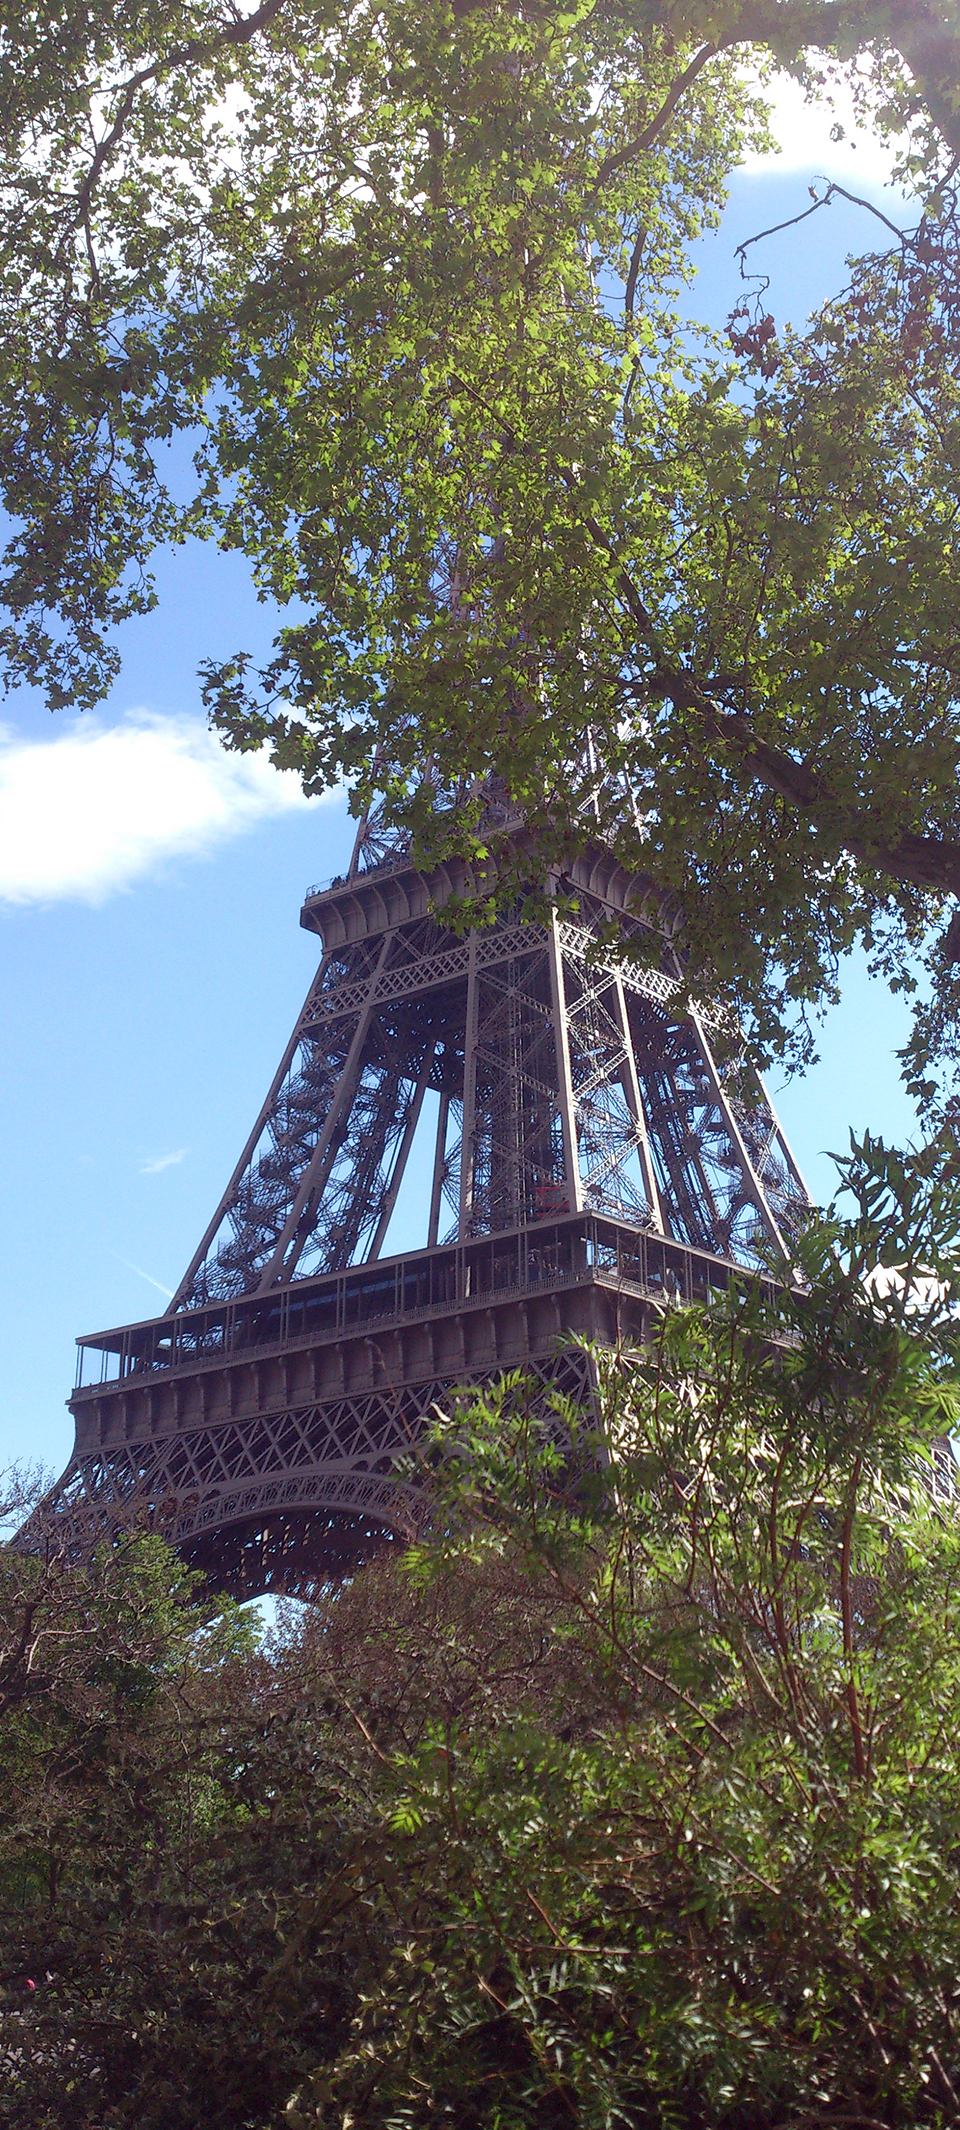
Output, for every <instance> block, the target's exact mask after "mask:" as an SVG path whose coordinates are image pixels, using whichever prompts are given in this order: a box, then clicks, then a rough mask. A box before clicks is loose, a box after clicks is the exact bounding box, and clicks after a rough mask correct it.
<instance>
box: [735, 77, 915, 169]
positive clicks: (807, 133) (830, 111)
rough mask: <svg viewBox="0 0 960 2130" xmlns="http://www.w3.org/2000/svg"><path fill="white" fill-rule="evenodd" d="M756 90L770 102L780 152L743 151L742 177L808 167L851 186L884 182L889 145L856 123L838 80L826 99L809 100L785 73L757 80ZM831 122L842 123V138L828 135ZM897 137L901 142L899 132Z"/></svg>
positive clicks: (849, 99) (890, 163) (891, 158)
mask: <svg viewBox="0 0 960 2130" xmlns="http://www.w3.org/2000/svg"><path fill="white" fill-rule="evenodd" d="M760 92H761V94H762V95H763V96H764V97H765V99H766V101H767V102H768V103H769V104H770V106H771V117H770V130H771V133H772V134H773V137H774V139H775V141H776V142H777V144H778V148H779V151H780V152H779V154H769V155H750V156H747V158H746V160H745V162H744V163H743V165H742V168H743V170H744V172H745V174H746V175H747V176H748V177H773V176H776V175H777V174H779V175H780V176H784V175H786V174H787V173H788V172H789V171H793V170H808V171H809V172H810V173H811V175H812V176H814V175H815V176H822V177H827V178H837V179H838V180H839V182H840V183H841V184H844V185H848V186H849V187H850V189H851V190H852V191H856V190H858V189H863V188H870V189H871V190H875V189H876V187H877V186H880V185H885V184H886V183H887V182H888V180H889V177H890V171H891V169H892V166H893V161H894V147H893V145H892V144H891V143H890V142H889V141H886V140H885V139H884V137H883V135H882V134H880V133H878V132H877V131H875V130H874V129H873V128H871V127H869V126H863V125H859V124H858V123H857V119H856V116H855V112H854V105H853V98H852V96H851V94H850V91H849V89H846V88H844V87H843V85H842V84H840V83H837V84H836V85H835V86H834V87H833V88H832V90H831V92H830V100H829V101H828V100H827V98H825V97H819V98H816V99H814V100H812V101H811V100H808V98H807V97H806V96H805V95H804V92H803V90H802V89H801V87H800V85H799V83H798V82H796V81H794V80H793V78H792V76H791V75H789V74H775V75H774V76H773V78H772V80H771V81H769V82H767V83H766V84H763V85H760ZM835 125H841V126H842V127H843V130H844V135H845V138H844V139H843V140H842V141H834V140H831V138H830V132H831V128H832V127H833V126H835ZM895 138H896V137H895ZM899 140H900V145H902V136H901V137H899Z"/></svg>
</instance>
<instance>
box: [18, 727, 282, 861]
mask: <svg viewBox="0 0 960 2130" xmlns="http://www.w3.org/2000/svg"><path fill="white" fill-rule="evenodd" d="M317 803H318V802H317V801H316V800H312V801H311V800H309V799H306V798H305V797H304V794H303V791H302V789H301V786H300V782H299V779H298V778H297V777H296V776H295V775H294V774H292V773H291V772H288V771H287V772H283V773H281V772H279V771H277V770H275V769H272V768H271V766H270V763H269V761H268V760H267V757H266V754H265V753H260V754H245V755H240V754H233V755H231V754H226V753H225V752H224V750H223V748H222V747H221V746H220V743H219V741H218V740H217V739H216V738H215V736H214V734H213V733H212V732H210V731H208V729H207V727H206V726H205V725H203V724H201V723H200V722H199V721H198V720H197V719H195V718H187V717H158V716H153V715H152V714H150V713H149V712H147V711H137V712H135V713H133V714H132V715H131V716H129V717H127V718H125V719H124V720H123V722H122V723H121V724H119V725H111V726H106V725H103V724H101V723H99V722H97V721H96V720H94V719H90V720H88V719H86V718H84V720H83V723H82V724H77V725H73V726H71V727H70V728H68V729H67V730H65V731H60V732H57V733H55V734H54V736H53V737H52V738H51V739H37V740H34V739H24V738H23V737H22V736H20V735H14V734H12V733H10V732H9V731H6V732H5V731H3V729H2V728H0V901H5V902H10V903H28V902H54V901H61V900H72V901H77V900H79V901H84V902H102V901H103V900H104V899H105V897H106V896H108V895H111V894H114V893H115V892H116V891H117V890H118V889H120V888H124V887H126V886H128V884H129V883H130V882H131V881H134V880H137V879H140V878H141V877H142V876H143V874H145V873H147V872H150V871H151V870H152V869H153V868H154V867H155V866H156V865H157V864H158V863H159V862H160V861H161V860H162V859H164V858H169V857H173V856H177V855H182V854H184V853H198V852H201V851H206V850H209V849H210V848H211V847H212V846H213V845H214V844H216V843H218V842H221V841H223V840H225V839H226V838H227V837H229V836H235V835H239V834H241V833H242V831H243V830H245V829H247V828H249V827H251V826H252V825H253V823H254V822H256V821H259V820H262V819H264V818H265V817H266V816H268V815H271V814H279V813H286V812H289V811H290V810H297V809H300V808H303V807H305V806H309V805H316V804H317Z"/></svg>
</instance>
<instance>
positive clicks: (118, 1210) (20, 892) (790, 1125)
mask: <svg viewBox="0 0 960 2130" xmlns="http://www.w3.org/2000/svg"><path fill="white" fill-rule="evenodd" d="M830 123H831V115H830V114H829V113H816V112H814V113H811V112H810V111H809V110H806V109H804V107H803V106H802V104H801V102H800V99H799V97H798V96H797V95H796V94H795V92H792V91H789V92H785V93H784V94H783V95H781V97H780V98H779V102H778V121H777V130H778V134H779V137H780V139H781V141H782V143H783V148H784V153H783V155H782V157H781V158H780V160H779V162H778V163H776V164H773V163H772V162H770V161H768V160H765V161H764V162H763V163H762V164H757V165H755V166H754V167H752V168H751V169H750V170H749V171H747V172H744V173H742V174H740V175H738V177H737V179H736V180H735V182H734V185H733V188H732V192H731V201H730V206H729V208H728V210H727V214H726V216H725V220H724V225H723V228H722V230H721V232H720V233H719V235H718V236H717V237H715V238H711V239H710V240H709V242H708V243H706V244H704V245H703V246H701V247H700V250H699V253H698V266H699V269H700V272H699V282H698V286H697V288H696V290H695V292H694V294H693V296H692V298H691V310H692V311H694V310H695V312H696V314H697V315H700V316H706V317H709V318H711V319H712V320H713V321H714V322H716V323H721V322H722V320H723V319H724V318H725V317H726V315H727V313H728V311H729V310H730V309H731V307H732V304H733V302H734V301H735V300H736V297H737V293H738V288H739V281H738V269H737V265H736V261H735V258H734V252H735V247H736V245H737V244H738V243H739V242H740V241H741V240H742V239H743V238H744V237H746V236H749V235H751V234H752V233H754V232H755V231H757V230H759V229H762V228H764V227H766V226H768V225H769V224H771V223H773V222H777V221H780V220H781V219H784V218H785V217H786V216H788V215H791V214H795V213H797V212H798V211H799V210H800V209H802V208H803V207H804V206H806V205H807V204H808V199H807V186H808V184H809V183H810V181H811V178H812V177H813V176H815V175H818V174H821V173H824V174H829V175H834V174H835V175H837V176H838V177H839V178H840V179H841V181H842V182H843V183H844V184H847V185H849V186H850V187H851V188H852V189H853V190H855V191H867V190H869V191H870V192H871V194H872V196H874V197H879V191H878V188H879V186H880V184H881V183H882V180H883V175H884V169H883V159H882V156H881V155H880V154H879V152H878V150H877V149H876V147H875V145H874V144H873V143H871V142H869V141H866V140H864V141H861V142H860V143H859V145H858V146H856V147H850V146H843V147H841V148H837V147H836V146H834V145H833V144H831V143H830V140H829V127H830ZM872 241H873V237H872V231H871V225H870V222H869V218H866V217H864V216H863V215H862V213H860V212H858V211H856V210H854V209H852V208H848V207H847V206H846V205H845V204H844V203H842V202H837V203H835V204H834V205H833V206H832V207H831V208H830V209H829V210H826V211H824V213H823V214H821V215H819V216H817V217H815V218H814V219H813V220H812V221H810V222H807V223H806V224H804V225H803V227H802V228H801V229H800V230H797V231H794V232H791V233H790V234H789V235H788V236H786V237H781V238H779V239H777V240H776V241H775V242H772V243H768V244H767V245H765V246H764V247H762V258H761V256H760V249H758V251H757V252H755V253H754V254H753V259H754V261H755V262H756V263H758V264H762V268H763V270H764V271H767V272H770V273H771V275H772V286H771V291H770V296H769V297H768V299H767V301H768V304H769V306H770V307H771V308H773V309H774V310H775V311H776V312H777V314H778V315H779V316H780V317H781V318H790V319H792V320H793V322H794V323H797V322H799V321H800V320H801V319H802V318H803V317H804V316H805V315H806V313H807V311H808V310H809V309H810V308H811V307H812V306H813V305H814V304H815V303H816V302H817V301H818V300H819V299H820V298H821V297H822V296H823V295H824V294H826V293H828V292H829V291H830V290H831V289H832V288H834V287H836V286H837V285H838V284H839V283H840V281H841V280H842V267H843V259H844V256H845V254H846V253H848V252H850V251H852V250H858V249H867V248H869V247H870V245H871V243H872ZM158 586H159V591H160V603H159V607H158V609H157V611H156V612H155V613H154V614H152V615H151V616H149V617H148V618H147V619H146V620H143V621H139V622H137V623H134V624H131V625H130V626H129V628H128V629H127V630H126V631H125V632H124V654H125V656H124V667H123V672H122V675H121V678H120V680H119V682H118V684H117V686H116V688H115V690H114V692H113V695H112V697H111V699H110V701H109V703H108V704H107V705H106V706H105V708H104V710H103V711H102V712H101V713H98V715H97V716H96V717H90V716H86V717H72V716H70V715H69V714H61V715H59V716H58V717H57V718H55V719H53V718H51V717H50V716H49V714H48V713H47V712H46V711H45V710H44V709H43V708H42V706H41V705H40V704H39V703H38V702H37V701H35V700H31V699H30V697H29V695H28V694H27V693H25V692H21V693H19V694H18V695H16V696H13V697H10V698H8V699H7V701H6V703H5V704H3V705H2V706H0V1021H2V1026H3V1029H4V1040H3V1044H2V1049H0V1075H2V1082H0V1085H2V1100H3V1118H4V1128H3V1132H2V1135H0V1179H2V1193H3V1203H4V1205H5V1207H6V1218H5V1221H4V1224H3V1231H2V1236H0V1293H2V1295H3V1313H2V1341H3V1360H2V1367H0V1462H7V1461H9V1460H11V1459H21V1460H31V1461H32V1460H35V1459H40V1460H42V1461H43V1462H44V1463H45V1464H47V1465H52V1466H55V1467H56V1468H58V1469H59V1468H60V1467H61V1466H62V1465H63V1464H64V1463H65V1461H66V1458H67V1456H68V1454H69V1450H70V1447H71V1443H72V1439H73V1438H72V1424H71V1422H70V1419H69V1415H68V1414H67V1412H66V1409H65V1405H64V1400H65V1398H66V1396H67V1394H68V1392H69V1390H70V1387H71V1385H72V1382H73V1375H74V1363H75V1351H74V1340H75V1337H76V1335H77V1334H78V1333H80V1332H84V1331H87V1332H89V1331H95V1330H98V1329H100V1328H103V1327H106V1326H108V1325H113V1324H121V1323H124V1322H128V1321H130V1320H133V1319H136V1318H139V1317H147V1316H152V1315H154V1314H156V1313H157V1311H158V1310H159V1309H160V1308H162V1306H163V1296H164V1294H165V1293H168V1292H170V1291H171V1290H172V1289H173V1288H174V1286H175V1285H176V1283H177V1281H178V1279H179V1277H180V1275H181V1273H182V1272H183V1270H184V1267H185V1265H186V1263H187V1261H188V1259H189V1258H190V1256H191V1254H192V1251H193V1249H194V1246H195V1244H196V1243H197V1241H198V1240H199V1237H200V1235H201V1233H202V1231H203V1229H204V1228H205V1226H206V1223H207V1220H208V1219H209V1217H210V1215H211V1214H212V1212H213V1210H214V1207H215V1205H216V1203H217V1201H218V1199H219V1196H220V1193H221V1191H222V1189H223V1187H224V1184H225V1183H226V1180H227V1177H228V1175H229V1173H230V1171H231V1169H232V1167H233V1164H234V1161H235V1160H236V1157H237V1155H238V1153H239V1151H240V1147H241V1145H242V1143H243V1141H244V1139H245V1137H246V1135H247V1132H248V1130H249V1128H250V1125H251V1124H252V1122H253V1118H254V1116H255V1114H256V1111H257V1109H258V1108H259V1105H260V1102H261V1100H262V1098H263V1094H264V1092H265V1089H266V1086H267V1084H268V1082H269V1080H270V1077H271V1075H272V1073H273V1071H274V1068H275V1066H276V1063H277V1060H278V1058H279V1055H280V1052H281V1050H282V1048H283V1045H284V1043H285V1041H286V1038H287V1035H288V1033H289V1030H290V1028H291V1026H292V1024H293V1021H294V1019H295V1017H296V1014H297V1011H298V1009H299V1006H300V1003H301V1001H302V998H303V994H304V992H305V991H306V988H307V984H308V982H309V980H310V977H311V975H312V972H313V969H314V967H315V965H316V945H315V942H313V941H311V939H310V938H309V937H308V935H307V934H305V933H303V932H301V931H300V929H299V925H298V916H299V909H300V904H301V900H302V896H303V891H304V889H305V888H306V887H307V886H308V885H309V884H311V883H312V882H314V881H317V880H321V879H326V878H328V877H329V876H330V875H331V874H333V873H335V872H338V871H340V870H341V869H342V868H343V866H344V864H345V862H346V858H347V855H348V853H349V848H350V841H351V835H352V830H351V824H350V822H349V820H348V817H347V812H346V807H345V804H344V803H343V802H342V800H340V799H339V798H334V799H326V800H321V801H312V802H307V801H306V800H304V798H303V796H302V794H301V793H300V791H299V787H298V786H297V785H296V783H295V781H294V780H292V779H290V778H286V777H279V776H277V775H276V774H275V773H274V772H273V771H272V770H270V769H269V768H268V767H266V766H265V765H264V764H263V763H261V762H259V761H256V760H253V761H251V760H250V758H244V759H242V760H241V759H238V758H234V757H228V756H226V755H224V754H223V752H222V751H221V750H220V748H219V747H218V745H217V743H216V742H215V741H214V740H213V739H212V737H211V736H210V735H209V734H208V733H207V731H206V728H205V724H204V719H203V714H202V711H201V708H200V701H199V689H198V683H197V678H196V672H197V665H198V663H199V661H200V659H201V658H203V657H217V656H218V655H226V654H227V653H229V652H232V651H233V650H235V649H236V648H237V647H238V646H240V645H241V644H243V645H245V646H246V647H247V648H248V649H250V650H252V651H253V652H254V654H255V655H256V654H257V653H258V652H260V651H263V652H265V651H266V649H267V646H268V643H269V640H270V636H271V633H272V624H271V616H270V614H269V612H268V610H266V609H265V608H263V607H261V606H259V605H258V604H257V602H256V600H255V598H254V597H253V594H252V592H251V589H250V585H249V580H248V577H247V574H246V571H245V568H244V566H243V564H242V563H241V562H240V561H239V560H238V558H237V557H235V556H223V555H218V554H216V553H215V552H214V551H213V550H211V549H208V548H198V547H192V548H190V547H188V548H186V549H182V550H179V551H177V552H176V553H175V554H172V555H170V556H168V557H164V558H163V560H162V562H161V565H160V568H159V571H158ZM905 1033H906V1016H905V1011H904V1009H903V1007H902V1005H901V1004H899V1003H898V1001H896V1000H894V999H891V998H890V997H889V995H888V994H887V993H886V991H885V989H884V988H883V987H882V986H881V985H879V984H871V983H870V982H869V981H868V979H867V978H866V976H865V974H864V972H863V970H862V968H861V967H860V966H859V965H852V966H851V967H850V969H849V970H848V972H847V976H846V982H845V988H844V999H843V1003H842V1005H841V1006H840V1007H839V1008H837V1009H836V1010H835V1011H834V1012H833V1013H831V1015H830V1016H829V1019H828V1021H827V1024H826V1027H825V1029H824V1031H823V1035H822V1040H821V1045H820V1048H821V1063H820V1064H819V1065H818V1066H817V1067H816V1068H815V1069H814V1070H813V1071H812V1072H811V1073H810V1074H809V1075H808V1076H807V1078H806V1080H805V1081H803V1082H799V1081H796V1082H793V1083H792V1084H791V1085H790V1086H789V1087H787V1088H786V1089H785V1090H783V1091H780V1090H778V1089H777V1088H776V1085H775V1083H774V1094H775V1099H776V1100H777V1104H778V1107H779V1110H780V1114H781V1117H782V1119H783V1122H784V1124H785V1125H786V1128H787V1130H788V1133H789V1135H790V1137H791V1140H792V1143H793V1146H794V1149H795V1151H796V1153H797V1156H798V1158H799V1160H800V1164H801V1167H802V1168H803V1169H804V1171H805V1173H806V1175H807V1177H808V1180H809V1182H810V1184H811V1186H812V1188H813V1190H814V1192H815V1194H816V1195H819V1196H823V1195H825V1194H827V1193H828V1192H829V1190H830V1173H831V1172H830V1169H829V1164H828V1163H827V1162H826V1160H825V1159H824V1154H823V1150H824V1149H829V1148H833V1149H842V1148H843V1147H844V1146H845V1145H846V1141H847V1133H848V1129H849V1127H850V1126H851V1125H853V1126H855V1127H856V1128H857V1129H862V1128H863V1127H864V1126H865V1125H869V1126H870V1127H871V1129H873V1130H876V1131H882V1132H884V1133H885V1134H886V1135H887V1136H888V1137H893V1138H896V1137H899V1138H904V1137H906V1136H908V1135H909V1134H910V1132H911V1130H912V1129H913V1118H912V1114H911V1111H910V1109H909V1106H908V1105H907V1103H906V1100H905V1098H904V1096H903V1093H902V1090H901V1088H900V1085H899V1081H898V1077H897V1068H896V1062H895V1059H894V1056H893V1053H894V1051H895V1049H896V1047H897V1045H898V1044H899V1043H901V1042H902V1041H903V1039H904V1036H905Z"/></svg>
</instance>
